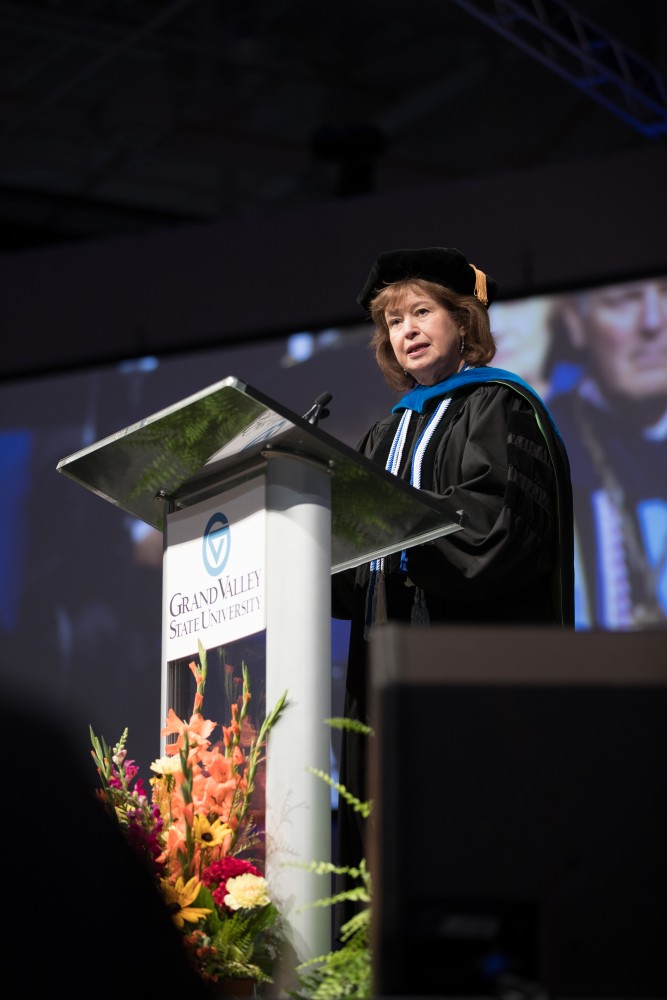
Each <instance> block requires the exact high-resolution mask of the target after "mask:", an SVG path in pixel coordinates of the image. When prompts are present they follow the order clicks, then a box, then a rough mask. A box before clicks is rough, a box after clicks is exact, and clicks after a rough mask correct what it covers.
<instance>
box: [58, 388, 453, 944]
mask: <svg viewBox="0 0 667 1000" xmlns="http://www.w3.org/2000/svg"><path fill="white" fill-rule="evenodd" d="M58 470H59V471H60V472H61V473H63V474H64V475H66V476H68V477H69V478H71V479H73V480H75V481H76V482H78V483H80V484H81V485H82V486H84V487H85V488H87V489H89V490H91V491H92V492H93V493H95V494H97V495H98V496H100V497H102V498H104V499H106V500H108V501H109V502H111V503H113V504H115V505H116V506H117V507H119V508H121V509H122V510H125V511H126V512H128V513H130V514H132V515H134V516H135V517H137V518H140V519H141V520H143V521H145V522H146V523H147V524H150V525H152V526H153V527H156V528H158V529H159V530H160V531H163V532H164V537H165V557H164V570H165V572H164V602H163V608H164V623H163V629H164V636H163V642H164V649H163V683H162V713H163V714H162V717H163V718H164V716H165V715H166V714H167V710H168V708H169V707H173V708H174V710H175V711H176V712H177V714H189V711H190V708H189V707H188V706H187V705H186V704H185V703H181V702H180V700H179V699H180V698H181V691H182V690H184V688H185V684H184V683H183V676H182V675H183V669H181V668H182V667H183V658H185V659H187V657H188V656H189V657H191V658H192V657H193V656H194V655H195V654H196V652H197V648H198V646H197V636H198V635H199V637H202V643H203V645H204V648H205V649H206V650H207V651H208V650H209V649H211V648H216V647H219V646H220V643H221V642H222V643H225V644H226V643H229V642H232V641H233V640H234V639H235V638H236V637H238V636H240V635H241V634H243V635H244V636H246V637H249V638H251V639H254V640H257V641H258V642H259V644H260V645H262V644H265V658H266V659H265V683H266V705H267V709H270V708H272V707H273V705H274V704H275V703H276V701H277V700H278V698H279V697H280V696H281V695H282V694H283V692H284V691H287V699H288V704H287V708H286V710H285V712H284V715H283V716H282V718H281V719H280V720H279V722H278V724H277V725H276V727H275V729H274V730H273V731H272V733H271V738H270V746H269V749H268V758H267V765H266V872H267V878H268V880H269V883H270V886H271V891H272V894H273V896H274V898H275V899H276V900H277V902H278V905H279V906H280V907H281V910H282V912H283V914H285V916H286V919H287V921H288V922H289V923H290V925H291V928H292V931H293V942H294V947H295V951H296V954H297V956H298V958H299V960H305V959H307V958H310V957H314V956H315V955H319V954H322V953H324V952H326V951H328V950H329V948H330V946H331V927H330V916H329V912H328V910H327V909H326V908H322V907H319V908H314V909H307V910H304V909H303V908H304V907H308V905H309V904H311V903H313V902H314V901H315V900H317V899H319V898H320V897H321V896H322V895H326V892H327V889H324V891H323V886H322V882H321V880H320V879H318V878H317V877H316V876H315V875H313V874H311V873H309V872H306V871H305V869H302V868H299V863H301V862H310V861H316V860H317V861H326V860H328V859H329V857H330V853H331V843H330V841H331V817H330V793H329V788H328V786H327V785H326V783H325V782H323V781H321V780H319V779H317V778H316V777H314V776H313V775H312V774H311V773H310V769H311V768H313V769H320V770H322V771H325V772H327V773H328V772H329V770H330V760H331V758H330V730H329V727H328V726H327V725H326V724H325V721H324V720H325V719H327V718H328V717H329V716H330V715H331V585H330V576H331V574H332V573H334V572H338V571H340V570H343V569H347V568H352V567H354V566H358V565H360V564H362V563H364V562H367V561H370V560H371V559H374V558H378V557H380V556H386V555H389V554H390V553H392V552H397V551H400V550H401V549H403V548H405V547H406V546H409V545H415V544H418V543H422V542H427V541H429V540H432V539H434V538H437V537H439V536H441V535H444V534H447V533H449V532H452V531H456V530H458V529H459V527H460V526H459V524H458V514H459V512H453V511H451V510H449V509H448V508H447V506H446V504H445V503H444V502H440V501H439V500H438V499H437V498H435V497H432V496H429V495H427V494H423V493H421V492H419V491H418V490H416V489H414V488H413V487H411V486H410V485H409V484H407V483H405V482H403V481H402V480H400V479H397V478H396V477H394V476H392V475H390V474H389V473H388V472H386V471H385V470H384V469H382V468H380V467H378V466H377V465H376V464H374V463H373V462H371V461H369V460H368V459H366V458H365V457H364V456H362V455H359V454H358V453H357V452H355V451H354V450H353V449H351V448H349V447H348V446H347V445H345V444H343V443H342V442H341V441H338V440H337V439H336V438H334V437H332V436H330V435H328V434H326V433H325V432H323V431H322V430H320V428H319V427H315V426H313V425H312V424H310V423H309V422H308V421H307V420H306V419H304V418H302V417H299V416H297V415H296V414H294V413H292V412H290V411H289V410H288V409H286V408H285V407H283V406H281V405H280V404H279V403H276V402H274V401H273V400H270V399H268V398H267V397H266V396H264V395H263V394H262V393H260V392H259V391H257V390H255V389H253V388H252V387H250V386H248V385H247V384H246V383H243V382H241V381H240V380H238V379H236V378H234V377H229V378H226V379H224V380H223V381H221V382H218V383H216V384H215V385H212V386H210V387H208V388H207V389H204V390H203V391H202V392H200V393H197V394H195V395H193V396H190V397H189V398H187V399H185V400H183V401H182V402H180V403H177V404H175V405H173V406H171V407H168V408H167V409H165V410H162V411H160V412H159V413H156V414H154V415H153V416H150V417H147V418H146V419H145V420H142V421H140V422H138V423H136V424H133V425H131V426H130V427H127V428H126V429H125V430H121V431H119V432H118V433H116V434H114V435H111V436H110V437H108V438H106V439H104V440H102V441H100V442H98V443H97V444H95V445H92V446H91V447H89V448H86V449H84V450H82V451H79V452H77V453H76V454H74V455H71V456H69V457H68V458H64V459H62V460H61V461H60V463H59V464H58ZM241 591H243V594H244V597H243V600H246V601H247V602H248V603H247V604H246V605H245V607H244V609H243V612H244V613H240V610H239V609H240V607H241V603H242V602H241V600H240V599H239V600H237V598H240V597H241ZM257 601H259V604H258V603H257ZM204 624H206V626H207V627H206V628H204ZM262 627H263V628H264V632H258V631H257V629H258V628H259V629H261V628H262ZM209 629H210V630H209ZM207 633H208V637H207V638H206V641H204V638H203V637H205V636H206V635H207ZM209 643H211V645H209ZM173 653H176V654H177V659H174V657H173V655H172V654H173ZM179 662H180V667H178V666H177V665H178V664H179ZM175 665H176V666H175ZM185 672H186V673H187V664H185ZM207 683H208V682H207Z"/></svg>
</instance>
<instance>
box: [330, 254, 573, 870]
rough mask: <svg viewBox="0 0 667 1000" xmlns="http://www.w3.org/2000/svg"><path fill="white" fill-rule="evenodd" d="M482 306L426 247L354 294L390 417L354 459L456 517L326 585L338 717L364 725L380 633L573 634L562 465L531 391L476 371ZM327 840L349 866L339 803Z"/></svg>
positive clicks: (360, 775) (353, 766)
mask: <svg viewBox="0 0 667 1000" xmlns="http://www.w3.org/2000/svg"><path fill="white" fill-rule="evenodd" d="M497 291H498V284H497V282H496V281H495V280H494V279H493V278H491V277H490V276H489V275H487V274H485V273H484V272H483V271H482V270H480V269H478V268H477V267H475V266H473V265H472V264H471V263H469V261H468V260H467V259H466V257H465V256H464V255H463V254H462V253H460V252H459V251H458V250H456V249H452V248H446V247H430V248H425V249H416V250H393V251H388V252H385V253H381V254H380V255H379V256H378V258H377V260H376V261H375V263H374V264H373V266H372V268H371V271H370V274H369V276H368V279H367V281H366V283H365V285H364V287H363V290H362V292H361V293H360V295H359V298H358V302H359V304H360V305H361V306H362V307H363V308H364V309H365V310H366V311H367V313H368V314H369V315H370V318H371V320H372V322H373V325H374V327H375V330H374V333H373V338H372V341H371V344H372V347H373V349H374V351H375V357H376V360H377V362H378V365H379V368H380V371H381V373H382V375H383V376H384V378H385V380H386V382H387V384H388V385H389V386H390V387H391V389H392V390H393V391H394V392H395V393H396V398H397V402H396V404H395V406H394V407H393V409H392V412H391V413H390V414H389V415H388V416H386V417H385V418H384V419H382V420H380V421H379V422H378V423H376V424H375V425H374V426H373V427H371V428H370V430H369V431H368V432H367V433H366V434H365V435H364V437H363V438H362V439H361V441H360V443H359V445H358V448H359V450H360V451H361V453H362V454H364V455H365V456H367V457H369V458H370V459H372V460H373V461H375V462H378V463H379V464H381V465H382V466H383V467H385V468H386V469H388V470H389V471H390V472H391V473H393V474H394V475H397V476H399V477H401V478H402V479H404V480H407V481H409V482H410V483H412V485H413V486H416V487H418V488H420V489H423V490H428V491H429V492H430V493H432V494H435V495H437V496H438V497H439V498H440V499H441V501H442V504H443V508H444V509H445V510H446V511H448V512H450V514H451V519H452V520H458V516H457V513H456V512H457V511H463V521H462V525H463V526H462V530H460V531H456V532H453V533H450V534H448V535H446V536H443V537H442V538H440V539H437V540H436V541H434V542H430V543H428V544H425V545H419V546H415V547H412V548H409V549H407V551H405V552H404V553H396V554H395V555H393V556H389V557H387V558H386V559H381V560H376V561H374V562H373V563H371V564H370V565H365V566H363V567H360V568H359V569H357V570H351V571H347V572H345V573H342V574H337V575H336V576H335V577H334V580H333V609H334V615H335V616H337V617H341V618H345V617H347V618H349V619H351V626H350V647H349V656H348V665H347V677H346V693H345V715H347V716H349V717H351V718H355V719H361V720H363V721H368V718H367V697H366V689H367V649H368V639H369V637H370V635H371V634H372V631H373V629H374V628H375V627H378V626H379V623H381V622H382V621H384V620H397V621H405V622H413V623H414V624H415V625H417V626H419V625H426V624H427V623H428V622H452V623H453V622H456V623H459V624H469V623H480V624H485V623H492V622H496V623H503V624H515V625H520V624H541V625H551V626H554V627H561V628H562V627H572V626H573V623H574V616H573V536H572V498H571V488H570V478H569V466H568V458H567V454H566V452H565V449H564V447H563V443H562V440H561V438H560V436H559V434H558V431H557V429H556V427H555V426H554V424H553V422H552V420H551V417H550V414H549V411H548V410H547V408H546V406H545V405H544V403H543V402H542V401H541V399H540V397H539V396H538V395H537V394H536V393H535V391H534V389H533V388H532V387H531V386H530V385H529V384H527V383H526V382H525V381H524V380H523V379H522V378H520V377H519V376H518V375H516V374H515V373H513V372H509V371H506V370H504V369H499V368H495V367H491V366H490V362H491V361H492V359H493V357H494V352H495V345H494V341H493V337H492V335H491V331H490V323H489V313H488V305H489V304H490V303H491V302H492V301H493V299H494V298H495V296H496V294H497ZM380 627H381V626H380ZM446 655H447V651H446V650H443V651H442V656H443V658H444V657H446ZM397 738H399V735H398V734H397ZM367 739H368V738H367V737H364V736H357V735H355V734H354V733H351V734H344V738H343V747H342V759H341V781H342V783H343V784H344V785H345V786H346V787H347V788H348V789H349V790H350V791H352V792H353V793H354V794H355V795H357V796H358V797H359V798H361V799H364V797H365V784H364V778H365V774H364V772H365V753H366V748H367ZM338 825H339V856H340V860H341V861H342V862H343V863H344V864H352V863H355V862H357V861H358V860H359V858H360V856H363V831H362V829H361V825H362V824H361V823H360V821H359V815H358V813H355V812H354V811H353V810H348V809H347V807H346V805H345V804H344V803H341V805H340V807H339V816H338Z"/></svg>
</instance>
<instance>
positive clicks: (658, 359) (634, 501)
mask: <svg viewBox="0 0 667 1000" xmlns="http://www.w3.org/2000/svg"><path fill="white" fill-rule="evenodd" d="M561 318H562V321H563V323H564V325H565V328H566V335H567V336H569V338H571V342H572V345H573V346H574V348H575V349H576V351H577V353H578V356H579V362H580V364H581V377H580V379H579V381H578V383H577V384H576V386H575V388H574V389H573V390H571V391H570V392H567V393H562V394H558V395H556V396H554V397H552V399H551V402H550V407H551V410H552V413H553V414H554V416H555V418H556V421H557V423H558V426H559V429H560V431H561V434H562V436H563V438H564V440H565V443H566V445H567V448H568V451H569V454H570V461H571V463H572V481H573V490H574V508H575V526H576V534H575V538H576V544H575V552H576V621H577V626H578V627H582V628H586V627H595V626H598V627H604V628H642V627H650V626H655V625H662V624H666V625H667V278H662V279H655V280H649V281H633V282H627V283H623V284H620V285H619V284H617V285H612V286H607V287H604V288H598V289H594V290H590V291H586V292H582V293H580V294H575V295H572V296H569V297H567V298H566V299H565V300H564V301H563V304H562V312H561Z"/></svg>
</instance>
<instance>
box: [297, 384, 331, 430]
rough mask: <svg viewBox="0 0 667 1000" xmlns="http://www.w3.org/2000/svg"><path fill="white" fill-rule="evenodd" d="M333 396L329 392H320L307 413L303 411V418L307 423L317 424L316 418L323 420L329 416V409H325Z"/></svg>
mask: <svg viewBox="0 0 667 1000" xmlns="http://www.w3.org/2000/svg"><path fill="white" fill-rule="evenodd" d="M332 399H333V396H332V395H331V393H330V392H322V393H320V395H319V396H318V397H317V399H316V400H315V402H314V403H313V405H312V406H311V408H310V409H309V410H308V412H307V413H304V415H303V419H304V420H307V421H308V423H309V424H313V426H315V424H317V422H318V420H324V418H325V417H328V416H329V412H330V411H329V410H327V408H326V407H327V403H330V402H331V400H332Z"/></svg>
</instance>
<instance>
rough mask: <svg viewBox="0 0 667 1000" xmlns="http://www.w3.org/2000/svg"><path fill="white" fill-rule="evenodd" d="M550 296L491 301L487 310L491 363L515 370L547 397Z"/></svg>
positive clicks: (552, 306)
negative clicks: (492, 347)
mask: <svg viewBox="0 0 667 1000" xmlns="http://www.w3.org/2000/svg"><path fill="white" fill-rule="evenodd" d="M554 307H555V303H554V299H553V298H551V297H548V296H539V297H536V298H529V299H519V300H517V301H515V302H495V303H494V304H493V305H492V306H491V307H490V309H489V315H490V317H491V333H492V334H493V339H494V341H495V343H496V353H495V356H494V362H495V364H496V365H497V366H498V367H499V368H507V369H509V370H510V371H513V372H516V374H517V375H520V376H521V377H522V378H523V379H525V380H526V382H528V383H529V385H531V386H532V387H533V389H535V391H536V392H538V393H539V394H540V396H541V397H542V399H547V397H548V395H549V392H550V378H549V375H550V353H551V346H552V330H551V317H552V314H553V311H554Z"/></svg>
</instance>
